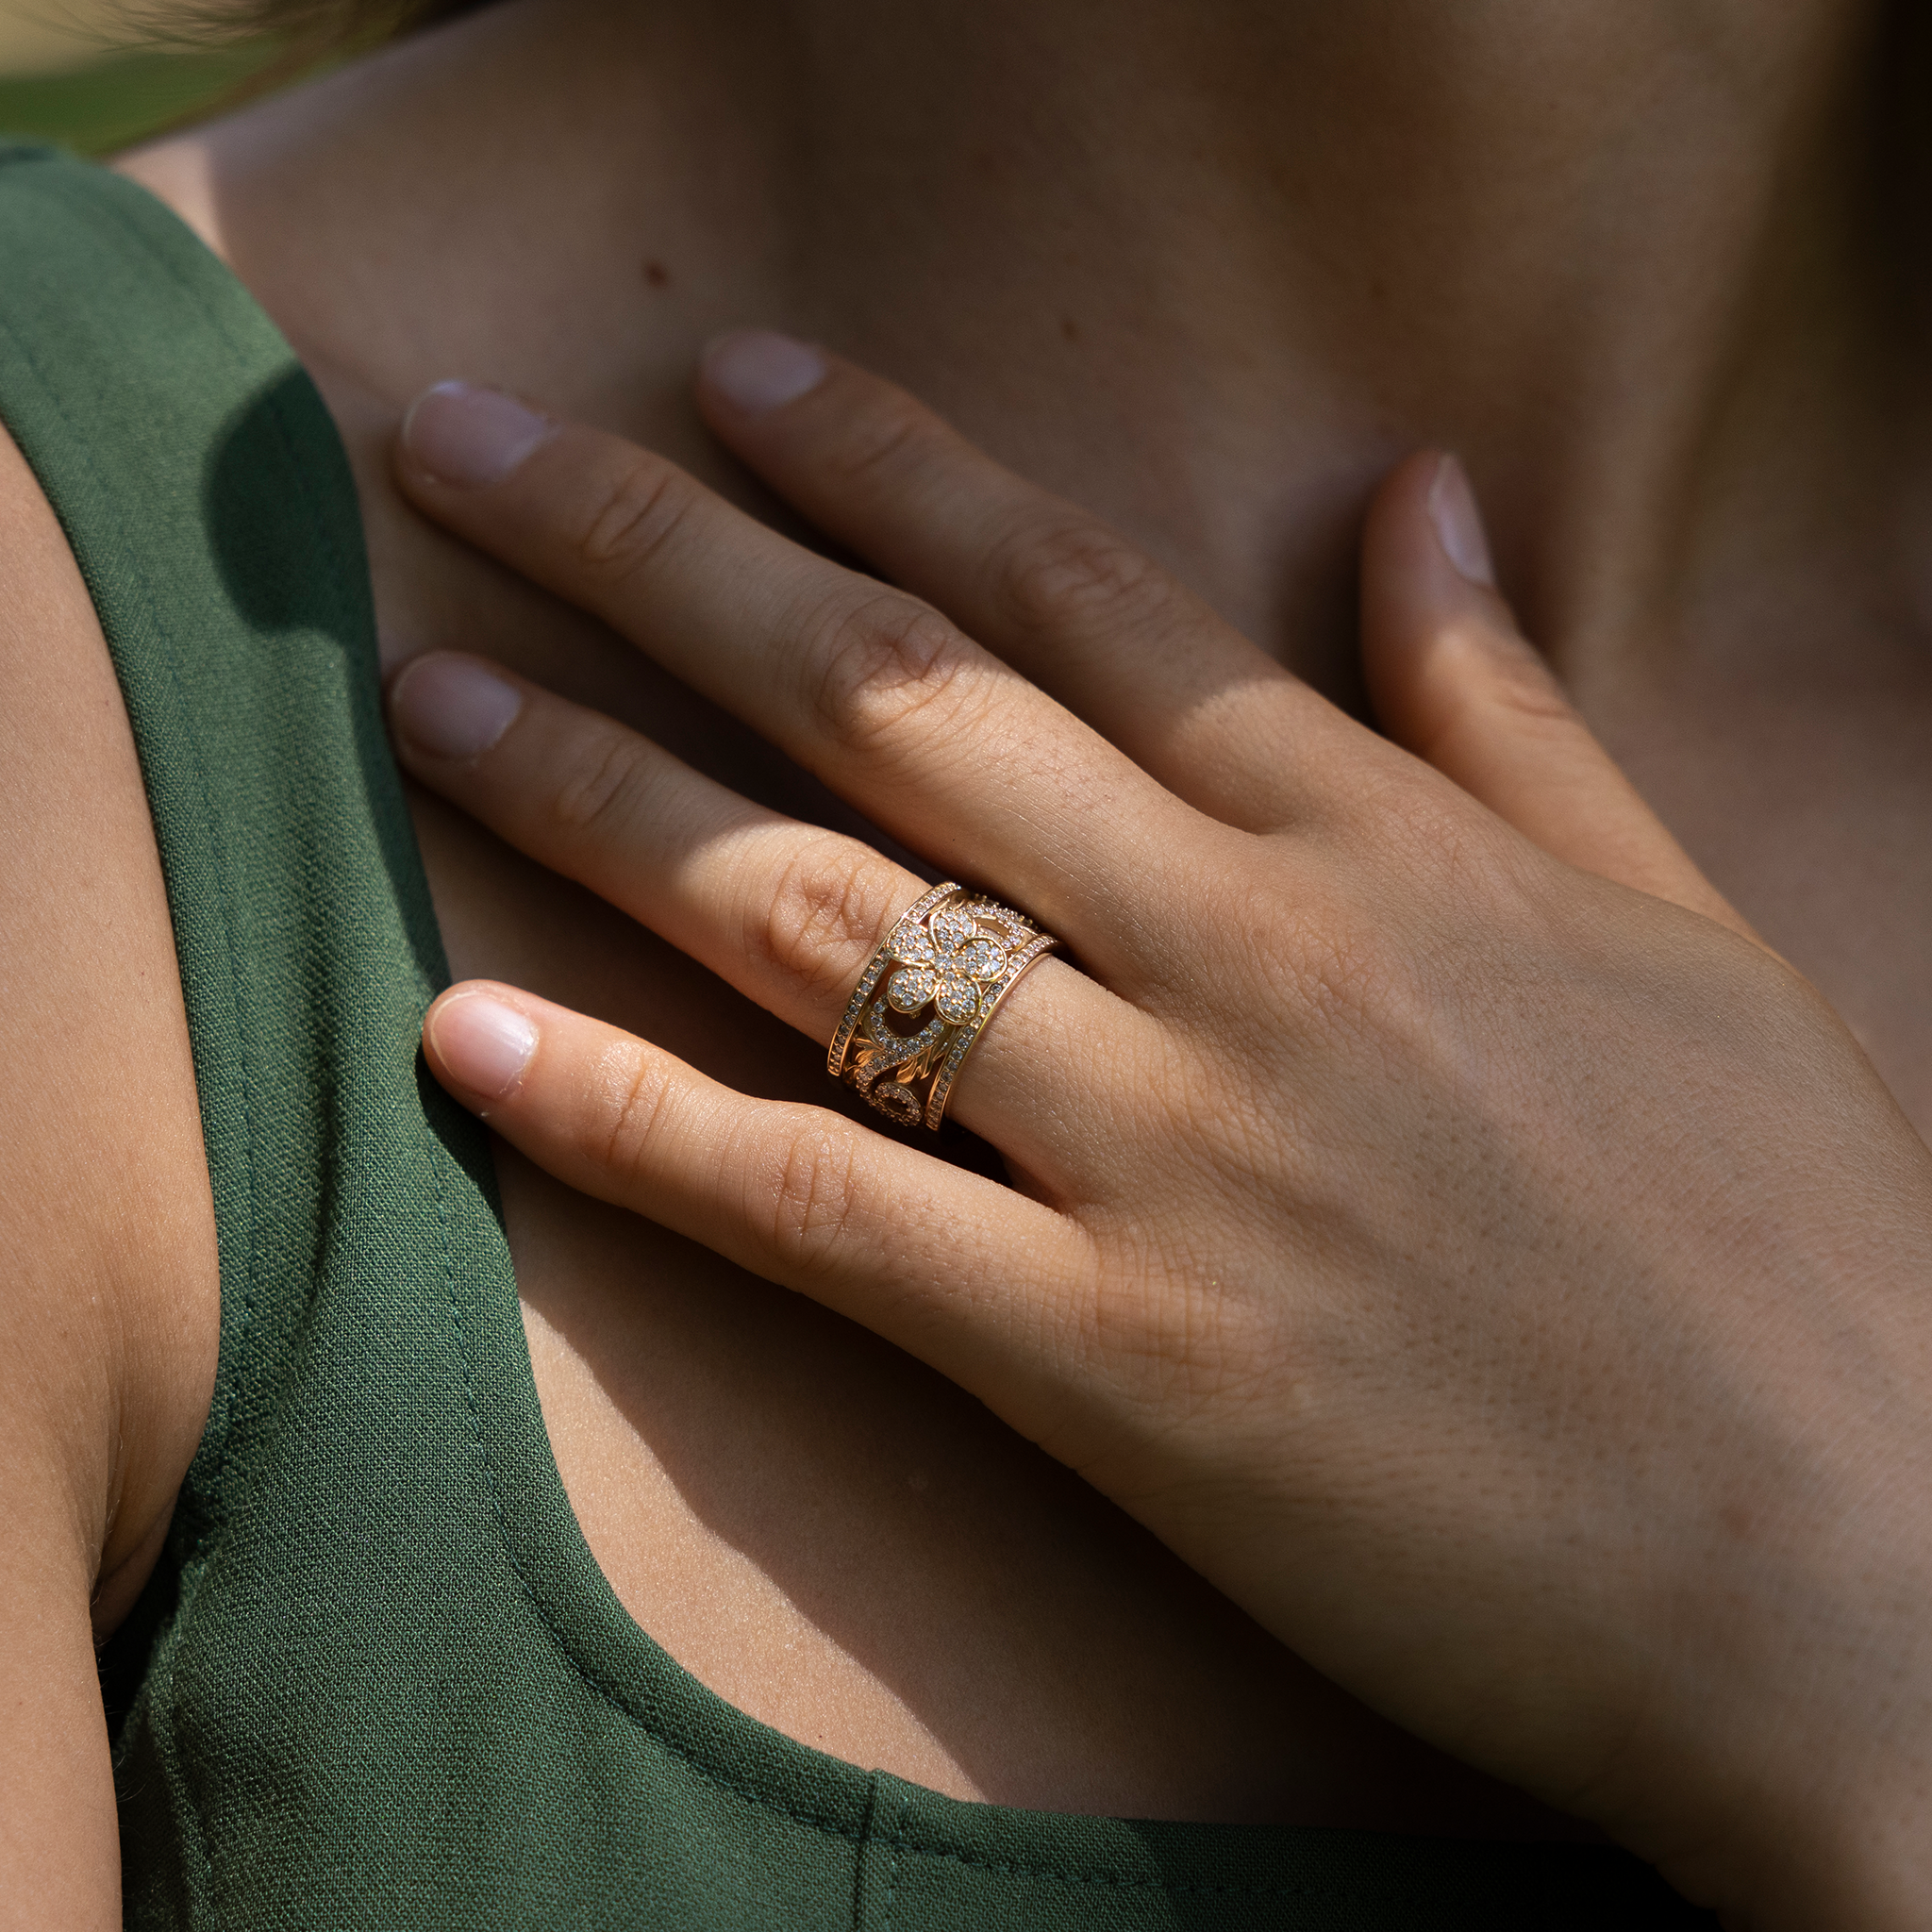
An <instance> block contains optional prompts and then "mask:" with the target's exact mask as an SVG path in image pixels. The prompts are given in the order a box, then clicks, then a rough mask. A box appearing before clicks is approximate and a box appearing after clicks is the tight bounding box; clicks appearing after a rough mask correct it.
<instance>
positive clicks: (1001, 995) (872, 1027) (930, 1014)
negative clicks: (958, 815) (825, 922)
mask: <svg viewBox="0 0 1932 1932" xmlns="http://www.w3.org/2000/svg"><path fill="white" fill-rule="evenodd" d="M1058 944H1059V941H1058V940H1057V939H1055V938H1054V936H1053V935H1052V934H1051V933H1050V932H1041V930H1040V928H1039V927H1038V926H1037V925H1035V924H1033V922H1032V921H1031V920H1029V919H1026V918H1024V917H1023V916H1022V915H1021V914H1020V913H1018V912H1015V911H1014V910H1013V909H1012V908H1010V907H1008V906H1001V905H997V904H995V902H994V901H992V900H991V899H982V898H980V897H979V896H977V895H976V894H975V893H972V892H969V891H967V890H966V889H965V887H964V886H961V885H958V884H957V883H955V882H952V881H948V882H947V883H946V884H945V885H943V886H935V887H934V888H933V889H932V891H929V892H928V893H926V895H925V896H924V898H923V899H921V900H919V901H917V902H916V903H915V904H913V905H911V906H909V907H908V908H907V909H906V910H905V911H904V912H903V913H902V914H901V915H900V917H899V920H898V923H897V924H895V925H894V926H893V927H892V929H891V932H889V933H888V934H887V935H886V937H885V938H884V939H883V940H882V941H880V942H879V945H878V948H877V950H876V951H875V952H874V954H873V956H872V958H870V959H868V960H867V961H866V965H865V971H864V972H863V973H861V974H859V975H858V985H857V986H855V987H854V988H853V989H852V998H851V1000H850V1001H849V1002H848V1003H847V1005H846V1008H845V1017H844V1018H843V1019H842V1020H841V1021H840V1022H839V1030H838V1032H836V1033H835V1034H833V1036H832V1043H831V1045H830V1046H829V1047H828V1048H827V1049H826V1050H825V1070H826V1071H827V1072H828V1073H829V1074H831V1075H832V1077H833V1078H834V1079H835V1080H837V1079H842V1080H844V1081H845V1083H846V1084H847V1085H848V1086H849V1087H852V1088H854V1089H855V1090H856V1091H858V1093H859V1094H860V1095H862V1096H863V1098H864V1099H865V1100H866V1101H868V1102H869V1103H870V1104H871V1105H872V1106H874V1107H875V1108H878V1110H879V1111H880V1112H881V1113H882V1114H885V1115H887V1116H888V1117H889V1118H891V1119H892V1120H895V1121H897V1122H899V1123H900V1124H901V1125H903V1126H912V1125H914V1124H916V1123H918V1122H920V1121H922V1120H923V1121H924V1123H925V1124H926V1125H927V1126H928V1127H932V1128H937V1127H938V1126H939V1124H940V1122H941V1120H942V1119H943V1118H944V1117H945V1111H946V1100H947V1097H948V1096H949V1095H950V1094H951V1093H952V1091H953V1082H954V1081H955V1080H957V1079H958V1077H959V1069H960V1067H961V1066H962V1065H963V1064H964V1062H965V1059H966V1056H967V1055H968V1054H969V1053H971V1052H972V1051H973V1044H974V1041H976V1040H977V1039H978V1038H979V1036H980V1035H981V1034H982V1033H983V1032H985V1030H986V1023H987V1022H988V1021H989V1020H991V1018H992V1016H993V1011H994V1009H995V1008H997V1007H998V1006H999V1003H1000V1002H1001V1001H1002V1000H1003V999H1005V998H1006V996H1007V995H1008V993H1009V992H1011V991H1012V990H1013V988H1014V986H1015V985H1016V984H1018V982H1019V978H1020V975H1021V974H1023V973H1024V972H1025V971H1026V969H1027V968H1028V967H1029V966H1031V965H1032V964H1033V963H1034V962H1035V961H1036V960H1038V959H1041V958H1045V957H1046V955H1047V954H1048V953H1050V952H1052V951H1053V949H1054V948H1055V947H1056V946H1058ZM895 1022H899V1023H904V1024H894V1023H895ZM922 1087H923V1089H924V1091H922Z"/></svg>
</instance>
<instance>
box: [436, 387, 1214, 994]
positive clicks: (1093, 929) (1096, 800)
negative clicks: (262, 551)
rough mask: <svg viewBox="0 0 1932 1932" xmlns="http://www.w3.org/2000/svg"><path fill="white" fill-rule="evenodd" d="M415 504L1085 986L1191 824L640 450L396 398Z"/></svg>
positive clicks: (925, 623) (953, 647)
mask: <svg viewBox="0 0 1932 1932" xmlns="http://www.w3.org/2000/svg"><path fill="white" fill-rule="evenodd" d="M398 471H399V475H400V476H401V479H402V481H403V483H404V486H405V487H406V488H407V489H408V491H409V493H410V495H411V496H412V497H413V498H414V500H415V501H416V502H417V503H418V504H420V505H421V506H422V507H423V508H425V509H427V510H429V511H430V512H431V513H432V514H434V515H435V516H436V517H437V518H438V519H439V520H440V521H441V522H442V523H444V524H446V525H448V526H450V527H451V528H452V529H454V530H456V531H457V532H458V534H460V535H462V536H464V537H466V538H468V539H469V540H470V541H472V542H475V543H476V544H478V545H479V546H480V547H482V548H484V549H486V550H488V551H490V552H491V554H493V555H495V556H497V557H499V558H502V559H503V560H504V561H506V562H507V563H508V564H510V565H511V566H512V567H513V568H514V569H516V570H518V571H520V572H522V573H523V574H524V575H526V576H529V577H532V578H534V579H535V580H536V581H537V582H539V583H541V584H542V585H544V586H545V587H546V588H548V589H549V590H551V591H556V592H557V593H558V595H560V596H563V597H565V598H567V599H569V600H570V601H571V602H572V603H574V604H576V605H579V606H581V607H582V608H586V609H588V610H590V611H591V612H592V613H594V614H595V615H596V616H598V617H600V618H601V619H603V621H604V622H606V623H607V624H608V625H611V626H612V627H613V628H614V629H616V630H618V631H620V632H621V633H622V634H623V635H625V637H627V638H629V639H631V640H632V641H634V642H636V643H637V644H639V645H640V646H641V647H642V648H643V649H645V650H647V651H648V652H649V653H650V654H651V656H652V657H653V658H656V659H657V660H658V662H659V663H661V664H663V665H664V666H665V668H666V669H668V670H670V671H672V672H673V673H675V675H677V676H679V677H681V678H683V679H684V680H685V682H687V683H688V684H690V685H691V686H693V687H694V688H695V689H696V690H698V691H703V692H704V693H705V694H706V695H708V696H709V697H710V698H712V699H713V700H714V701H716V702H717V703H719V704H721V705H724V707H725V708H728V709H730V710H732V711H734V712H736V713H737V714H738V715H739V716H740V717H741V718H742V719H744V720H745V722H746V723H747V724H751V725H752V726H753V727H754V728H755V729H757V730H758V731H759V732H761V733H762V734H763V735H764V736H765V737H767V738H769V739H770V740H771V741H773V742H774V743H775V744H777V745H778V746H780V747H781V748H782V749H783V750H785V751H786V752H787V753H789V754H790V756H791V758H794V759H795V760H796V761H797V762H798V763H799V764H801V765H803V766H805V767H806V768H807V769H808V770H809V771H811V772H812V773H814V774H816V775H817V776H819V777H820V778H821V779H823V780H824V783H826V784H827V785H829V786H830V787H832V789H833V790H835V791H839V792H840V793H841V795H843V796H844V797H846V798H848V799H850V800H851V801H852V802H853V803H854V804H856V805H858V807H859V808H860V809H862V810H863V811H864V812H865V813H866V814H867V816H868V817H870V818H871V819H872V820H873V821H874V823H875V824H879V825H880V826H882V827H883V828H884V829H886V830H888V831H890V832H891V833H892V834H893V835H894V836H895V837H896V838H898V839H900V840H901V841H903V842H905V843H906V844H908V845H909V846H911V847H912V848H913V849H915V850H917V851H919V852H922V853H924V855H925V856H926V857H928V858H931V859H932V860H933V861H934V863H936V864H938V865H940V866H941V867H943V868H944V869H945V870H947V871H949V872H963V873H965V874H969V875H970V876H974V877H976V878H979V879H983V880H986V881H988V882H989V883H991V885H992V886H993V888H994V889H995V890H996V891H999V892H1000V893H1002V894H1003V895H1011V896H1013V897H1014V898H1016V899H1017V900H1018V902H1019V903H1020V905H1021V906H1022V907H1023V908H1024V909H1025V910H1026V911H1028V912H1030V913H1032V914H1034V915H1035V916H1036V917H1038V918H1040V919H1041V920H1042V921H1043V922H1044V923H1045V924H1048V925H1050V926H1052V927H1053V928H1054V929H1055V930H1056V931H1058V932H1060V933H1061V934H1062V935H1063V936H1064V937H1066V938H1067V939H1068V940H1069V941H1070V942H1071V943H1073V944H1074V945H1075V946H1076V947H1077V948H1078V949H1079V950H1080V952H1081V954H1082V956H1083V957H1084V958H1087V959H1088V960H1089V962H1090V963H1091V965H1093V966H1094V967H1095V968H1096V970H1098V971H1099V972H1100V973H1101V974H1102V976H1103V977H1106V978H1108V979H1109V980H1114V981H1117V980H1118V979H1119V978H1120V977H1121V976H1128V977H1131V976H1133V969H1134V966H1135V964H1136V963H1137V962H1136V961H1135V960H1134V959H1133V958H1131V950H1132V948H1131V937H1130V936H1131V934H1132V932H1133V930H1134V929H1135V926H1136V925H1137V924H1138V923H1139V922H1138V921H1129V920H1123V919H1122V918H1120V917H1119V916H1118V914H1117V913H1116V912H1115V910H1114V908H1121V907H1132V908H1136V909H1137V911H1138V912H1139V913H1141V915H1143V916H1144V914H1145V913H1146V912H1147V911H1148V910H1149V909H1150V908H1148V906H1147V901H1148V899H1149V896H1150V893H1153V892H1155V891H1157V886H1158V879H1159V877H1160V867H1159V859H1160V856H1161V855H1162V854H1163V853H1167V852H1172V851H1173V850H1174V847H1175V842H1176V834H1177V832H1178V830H1179V825H1178V823H1177V822H1178V821H1179V820H1181V819H1183V818H1188V819H1192V818H1194V817H1195V816H1196V815H1195V814H1193V813H1191V811H1190V810H1189V808H1187V807H1186V806H1184V805H1182V804H1181V803H1180V801H1179V800H1177V799H1175V798H1174V796H1173V795H1172V794H1171V793H1169V792H1167V791H1163V790H1162V789H1161V787H1160V786H1158V784H1156V783H1155V781H1154V780H1153V779H1151V778H1150V777H1148V776H1147V774H1145V773H1143V772H1142V771H1141V770H1140V769H1139V767H1137V766H1136V765H1135V764H1134V763H1133V762H1132V761H1131V760H1130V759H1129V758H1126V757H1125V756H1124V754H1123V753H1121V752H1119V751H1117V750H1115V749H1114V747H1113V746H1111V745H1109V744H1108V742H1107V741H1105V740H1104V739H1102V738H1101V737H1099V736H1098V735H1097V734H1096V733H1095V732H1093V731H1092V730H1091V729H1090V728H1089V727H1088V726H1086V725H1085V724H1081V723H1080V722H1079V721H1078V720H1077V719H1076V718H1074V716H1073V715H1072V713H1070V712H1068V711H1066V710H1064V709H1063V708H1061V707H1060V706H1058V705H1057V704H1055V703H1054V702H1053V700H1052V699H1050V698H1048V697H1047V696H1046V695H1045V694H1044V693H1043V692H1042V691H1039V690H1038V689H1036V688H1035V687H1034V686H1033V685H1031V684H1029V683H1027V682H1026V680H1025V679H1024V678H1023V677H1021V676H1020V675H1018V674H1017V673H1015V672H1014V671H1012V670H1011V669H1009V668H1008V666H1006V665H1004V664H1002V663H1001V662H1000V661H999V660H998V659H997V658H993V657H992V656H991V654H990V653H988V652H986V651H984V650H982V649H980V647H979V646H978V645H977V644H975V643H974V642H973V641H971V640H970V639H968V638H966V637H965V636H964V635H962V634H961V633H960V632H959V631H958V629H957V628H956V627H955V626H954V625H951V624H950V623H949V622H947V620H946V619H945V618H943V617H942V616H941V614H940V613H939V612H938V611H936V610H934V609H933V608H931V607H930V606H929V605H926V604H924V603H922V602H921V601H920V600H919V599H917V598H915V597H910V596H908V595H906V594H904V593H903V592H901V591H894V590H891V589H890V588H888V587H887V586H885V585H883V584H880V583H878V582H877V581H875V580H874V579H872V578H869V577H865V576H861V575H858V573H857V572H854V571H849V570H845V569H843V568H841V566H840V565H837V564H835V563H832V562H830V561H828V560H827V559H826V558H822V557H819V556H817V555H815V554H814V553H813V552H811V551H808V550H807V549H805V548H804V547H803V546H802V545H800V544H796V543H793V542H791V541H790V540H788V539H786V538H784V537H781V536H779V535H778V534H777V533H776V532H775V531H773V530H770V529H768V528H766V527H765V526H764V525H761V524H759V523H758V522H757V521H756V520H755V519H754V518H752V517H749V516H747V515H745V514H744V513H743V512H742V511H741V510H738V509H735V508H732V507H731V506H730V505H729V504H727V503H725V502H724V500H723V499H722V498H721V497H719V496H717V495H715V494H714V493H713V492H712V491H708V490H707V489H705V488H704V487H703V486H702V485H700V484H699V483H697V482H696V481H695V480H694V479H693V478H691V476H689V475H686V474H685V473H684V472H683V471H681V470H679V469H678V468H677V467H676V466H675V464H672V463H669V462H667V461H665V460H664V459H663V458H660V457H657V456H655V455H653V454H652V453H651V452H649V451H647V450H644V449H641V448H639V447H638V446H637V445H636V444H634V443H630V442H626V441H624V440H623V439H622V438H619V437H614V436H607V435H604V434H602V433H600V432H598V431H595V430H591V429H587V428H584V427H582V426H580V425H568V424H558V423H554V422H552V421H551V420H550V419H548V418H545V417H540V416H537V415H535V414H533V413H532V412H529V411H527V410H525V409H524V408H523V407H522V406H521V405H519V404H515V403H513V402H511V401H510V400H509V398H508V397H505V396H500V395H497V394H495V393H493V392H491V391H475V390H467V389H464V388H461V387H460V386H457V385H445V386H444V387H442V388H441V389H437V390H432V391H430V392H429V393H428V394H427V395H426V396H425V397H424V398H423V399H422V400H421V401H419V402H418V404H417V405H416V408H414V409H413V410H412V411H411V413H410V417H409V421H408V425H406V429H405V433H404V438H403V442H402V446H401V452H400V456H399V462H398Z"/></svg>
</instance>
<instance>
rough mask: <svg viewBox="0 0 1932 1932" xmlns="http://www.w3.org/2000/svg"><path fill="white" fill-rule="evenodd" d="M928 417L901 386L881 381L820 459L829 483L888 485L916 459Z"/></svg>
mask: <svg viewBox="0 0 1932 1932" xmlns="http://www.w3.org/2000/svg"><path fill="white" fill-rule="evenodd" d="M928 425H929V419H928V418H927V416H926V414H925V411H924V409H922V408H920V407H919V405H918V404H917V403H915V402H914V401H913V400H912V398H911V397H910V396H908V395H907V394H905V393H904V392H903V391H898V390H894V389H891V388H886V387H884V386H883V385H882V386H881V389H880V391H879V392H878V393H877V394H875V395H874V396H872V397H870V398H868V400H867V401H866V403H865V405H864V407H863V408H859V409H858V410H856V411H855V412H854V413H853V415H852V416H851V417H850V418H849V419H848V420H847V421H846V422H845V423H844V425H842V426H841V432H840V434H839V436H838V438H837V440H836V441H834V442H833V443H832V444H831V446H830V447H828V448H827V449H826V451H825V452H824V457H823V458H822V462H823V467H824V474H825V477H826V480H828V481H829V482H830V483H831V484H832V485H833V486H834V487H836V488H842V489H847V490H849V489H852V488H855V487H858V488H861V489H870V488H875V487H878V486H881V485H888V484H891V483H892V482H894V481H896V479H897V478H898V477H899V476H900V475H903V474H904V473H905V472H906V471H907V470H908V469H909V468H911V467H913V466H914V465H915V464H916V463H917V461H918V458H919V455H920V452H921V449H922V447H923V446H924V442H925V441H926V435H927V430H928Z"/></svg>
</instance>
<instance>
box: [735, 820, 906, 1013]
mask: <svg viewBox="0 0 1932 1932" xmlns="http://www.w3.org/2000/svg"><path fill="white" fill-rule="evenodd" d="M896 879H897V869H896V868H895V867H893V866H891V865H889V864H887V863H886V862H885V861H883V860H882V859H880V858H877V857H876V855H874V854H873V853H870V852H868V851H866V849H865V848H864V847H863V846H861V845H858V844H856V843H855V842H854V841H851V840H849V839H842V838H839V837H837V836H836V835H832V834H826V835H825V836H824V837H823V838H820V839H814V840H812V841H810V842H808V844H806V845H804V846H803V847H801V848H800V849H799V850H798V851H796V852H794V853H793V854H792V855H791V858H789V859H788V860H787V861H786V864H785V867H784V869H783V871H782V872H781V873H780V874H778V877H777V879H776V880H775V882H774V884H773V886H772V888H771V891H770V896H769V898H768V899H767V900H766V901H765V902H764V903H763V905H762V906H761V907H760V906H755V907H754V908H753V910H752V912H751V914H750V916H749V918H748V921H747V927H746V932H745V944H746V948H747V950H748V951H749V952H750V954H751V956H752V958H754V959H755V960H756V961H758V962H759V963H761V964H763V965H765V966H767V967H769V968H771V969H773V970H774V971H775V972H777V973H778V974H782V975H783V976H784V977H786V978H788V979H790V980H791V981H793V982H794V983H795V984H797V985H798V986H799V987H800V989H801V990H802V991H804V992H805V993H806V994H807V995H808V997H809V998H811V999H812V1000H813V1001H814V1002H819V1003H823V1002H827V1001H829V1002H834V1003H839V1004H842V1003H843V1001H844V999H845V997H846V995H847V994H848V993H849V992H850V991H851V982H852V979H853V976H854V968H853V965H852V961H853V959H854V958H855V956H857V957H859V958H863V957H867V956H869V955H870V954H871V952H872V950H873V948H874V946H876V945H877V944H878V942H879V938H880V936H881V935H882V934H883V933H884V932H885V931H886V930H887V929H888V927H889V926H890V925H891V921H892V916H893V911H894V907H893V903H892V902H893V898H894V887H895V884H896Z"/></svg>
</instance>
